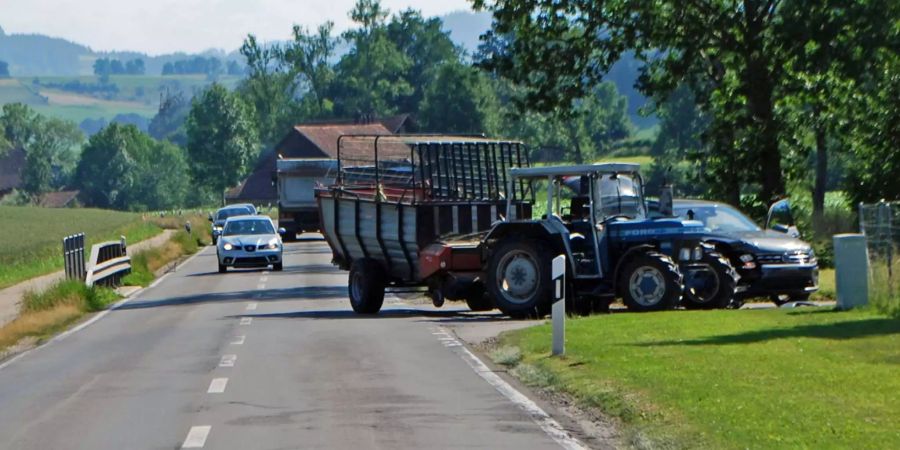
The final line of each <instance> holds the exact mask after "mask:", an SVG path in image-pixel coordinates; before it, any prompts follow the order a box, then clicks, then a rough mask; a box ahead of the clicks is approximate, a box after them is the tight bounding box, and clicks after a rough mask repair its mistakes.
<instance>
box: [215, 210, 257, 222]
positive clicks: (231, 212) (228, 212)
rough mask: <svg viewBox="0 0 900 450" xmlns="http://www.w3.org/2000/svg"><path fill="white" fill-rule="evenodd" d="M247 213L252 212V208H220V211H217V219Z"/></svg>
mask: <svg viewBox="0 0 900 450" xmlns="http://www.w3.org/2000/svg"><path fill="white" fill-rule="evenodd" d="M247 214H250V210H249V209H247V208H228V209H222V210H219V212H218V213H216V220H225V219H227V218H229V217H234V216H245V215H247Z"/></svg>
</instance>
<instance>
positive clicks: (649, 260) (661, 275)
mask: <svg viewBox="0 0 900 450" xmlns="http://www.w3.org/2000/svg"><path fill="white" fill-rule="evenodd" d="M623 269H624V270H622V273H621V275H620V276H619V283H618V284H619V292H620V294H621V295H622V300H623V301H624V303H625V306H626V307H627V308H628V310H630V311H636V312H644V311H662V310H666V309H672V308H674V307H675V306H676V305H678V302H679V301H680V300H681V294H682V292H683V291H684V284H683V282H684V279H683V277H682V275H681V272H679V271H678V266H677V265H676V264H675V261H672V258H670V257H668V256H666V255H663V254H662V253H657V252H646V253H639V254H637V255H635V256H634V257H632V258H631V259H630V260H629V261H628V262H626V263H625V266H624V268H623Z"/></svg>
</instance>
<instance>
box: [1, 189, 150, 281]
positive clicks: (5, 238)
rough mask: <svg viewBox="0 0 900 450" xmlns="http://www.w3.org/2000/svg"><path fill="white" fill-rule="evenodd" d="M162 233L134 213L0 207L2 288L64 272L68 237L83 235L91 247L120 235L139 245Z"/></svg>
mask: <svg viewBox="0 0 900 450" xmlns="http://www.w3.org/2000/svg"><path fill="white" fill-rule="evenodd" d="M160 231H161V228H159V227H158V226H156V225H154V224H153V223H150V222H145V221H143V220H142V219H141V215H139V214H133V213H126V212H118V211H106V210H99V209H50V208H32V207H18V206H0V288H4V287H7V286H10V285H13V284H15V283H17V282H20V281H23V280H26V279H28V278H31V277H34V276H38V275H42V274H45V273H50V272H53V271H55V270H59V269H61V268H62V267H63V258H62V250H61V248H62V238H63V237H65V236H67V235H70V234H76V233H81V232H83V233H85V235H86V238H87V240H88V243H89V244H90V243H94V242H102V241H106V240H114V239H116V240H117V239H118V238H119V236H120V235H124V236H125V237H126V238H127V239H128V241H129V242H137V241H140V240H143V239H146V238H148V237H150V236H153V235H156V234H158V233H159V232H160ZM87 251H88V252H89V251H90V249H89V248H88V249H87Z"/></svg>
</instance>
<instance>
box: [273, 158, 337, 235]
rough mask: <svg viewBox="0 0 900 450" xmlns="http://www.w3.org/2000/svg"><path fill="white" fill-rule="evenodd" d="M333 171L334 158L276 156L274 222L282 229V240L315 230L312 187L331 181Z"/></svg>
mask: <svg viewBox="0 0 900 450" xmlns="http://www.w3.org/2000/svg"><path fill="white" fill-rule="evenodd" d="M336 173H337V160H335V159H326V158H290V159H279V160H277V162H276V177H277V183H276V184H277V186H278V226H279V227H282V228H284V229H285V231H286V233H285V234H284V240H285V241H293V240H295V239H296V238H297V234H300V233H303V232H307V231H319V208H318V205H317V204H316V196H315V188H316V186H329V185H331V184H333V183H334V177H335V174H336Z"/></svg>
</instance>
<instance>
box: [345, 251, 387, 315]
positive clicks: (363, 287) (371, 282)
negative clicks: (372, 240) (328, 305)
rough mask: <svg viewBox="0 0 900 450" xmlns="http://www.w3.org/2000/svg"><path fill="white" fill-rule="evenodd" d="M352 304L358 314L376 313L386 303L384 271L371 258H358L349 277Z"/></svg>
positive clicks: (351, 267) (351, 268)
mask: <svg viewBox="0 0 900 450" xmlns="http://www.w3.org/2000/svg"><path fill="white" fill-rule="evenodd" d="M348 285H349V286H348V290H349V293H350V306H352V307H353V311H355V312H356V313H358V314H375V313H377V312H378V311H379V310H381V305H382V304H383V303H384V288H385V282H384V271H383V270H381V266H380V265H379V264H378V263H377V262H375V261H373V260H371V259H357V260H356V261H354V262H353V265H351V266H350V277H349V279H348Z"/></svg>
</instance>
